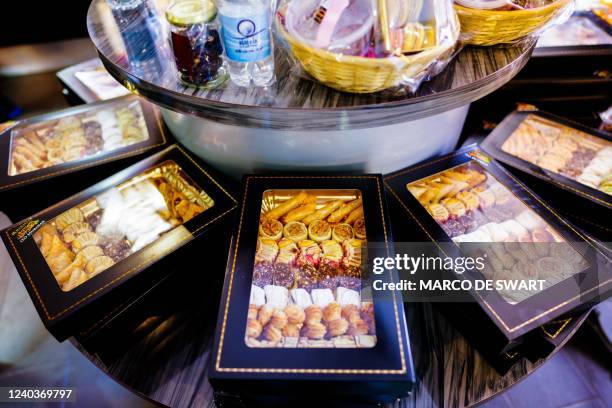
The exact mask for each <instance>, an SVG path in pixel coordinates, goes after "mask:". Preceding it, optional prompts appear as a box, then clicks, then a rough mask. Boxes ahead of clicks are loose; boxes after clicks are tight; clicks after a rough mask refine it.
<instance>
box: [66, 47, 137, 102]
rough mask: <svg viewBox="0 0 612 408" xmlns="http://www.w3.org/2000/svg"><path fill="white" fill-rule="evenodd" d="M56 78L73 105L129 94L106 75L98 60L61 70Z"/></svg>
mask: <svg viewBox="0 0 612 408" xmlns="http://www.w3.org/2000/svg"><path fill="white" fill-rule="evenodd" d="M56 75H57V78H58V79H59V80H60V82H61V83H62V85H63V86H64V95H65V96H66V98H67V99H68V102H69V103H74V104H75V105H77V104H81V103H91V102H96V101H105V100H108V99H113V98H118V97H120V96H125V95H128V94H129V93H130V91H129V90H128V88H126V87H124V86H123V85H122V84H121V83H120V82H119V81H117V80H116V79H115V78H113V77H112V76H111V74H109V73H108V71H107V70H106V68H104V65H102V61H100V59H99V58H92V59H90V60H87V61H83V62H80V63H78V64H75V65H71V66H69V67H67V68H64V69H62V70H61V71H59V72H58V73H57V74H56Z"/></svg>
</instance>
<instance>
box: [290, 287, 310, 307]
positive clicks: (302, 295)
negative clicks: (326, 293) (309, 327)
mask: <svg viewBox="0 0 612 408" xmlns="http://www.w3.org/2000/svg"><path fill="white" fill-rule="evenodd" d="M290 292H291V300H292V301H293V303H295V304H296V305H297V306H299V307H301V308H303V309H306V308H307V307H308V306H312V298H311V297H310V294H309V293H308V291H307V290H305V289H300V288H298V289H291V291H290Z"/></svg>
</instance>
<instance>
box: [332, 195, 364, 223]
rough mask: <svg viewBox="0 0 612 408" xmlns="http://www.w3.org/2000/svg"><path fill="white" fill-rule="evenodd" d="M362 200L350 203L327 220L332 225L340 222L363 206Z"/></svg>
mask: <svg viewBox="0 0 612 408" xmlns="http://www.w3.org/2000/svg"><path fill="white" fill-rule="evenodd" d="M361 203H362V200H361V198H358V199H356V200H353V201H351V202H349V203H346V204H344V205H343V206H342V207H340V208H339V209H337V210H336V211H334V212H333V213H332V214H331V215H330V216H329V218H328V219H327V220H328V221H329V222H331V223H336V222H340V221H341V220H342V219H343V218H344V217H346V216H347V215H349V214H350V213H351V211H353V210H355V209H357V207H359V206H361Z"/></svg>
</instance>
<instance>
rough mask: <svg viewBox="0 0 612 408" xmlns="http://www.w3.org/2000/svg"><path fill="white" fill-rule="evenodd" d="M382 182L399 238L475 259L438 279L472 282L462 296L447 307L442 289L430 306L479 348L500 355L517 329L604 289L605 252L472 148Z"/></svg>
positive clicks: (596, 297)
mask: <svg viewBox="0 0 612 408" xmlns="http://www.w3.org/2000/svg"><path fill="white" fill-rule="evenodd" d="M385 185H386V187H387V190H388V192H389V193H390V195H391V196H393V197H394V200H396V202H397V204H398V206H399V207H400V208H401V210H400V211H401V213H402V214H403V217H404V218H406V219H407V223H406V225H405V226H404V228H402V231H403V232H404V235H402V236H401V240H402V241H405V242H421V241H433V242H434V243H435V244H436V246H437V250H438V251H439V254H440V256H443V257H449V258H451V259H457V258H463V259H465V257H466V256H468V257H471V258H474V259H476V260H477V259H478V258H481V259H482V266H481V267H479V268H472V269H470V270H467V271H465V272H463V271H457V270H454V269H453V268H449V270H448V271H447V272H448V273H447V274H446V275H447V276H446V275H444V279H448V280H451V279H454V280H458V281H463V280H468V281H470V282H471V283H472V284H471V285H470V284H468V285H466V286H465V287H463V286H461V288H463V292H465V294H466V296H465V298H462V297H460V296H458V297H456V301H454V302H450V303H448V302H447V299H453V298H452V295H454V294H455V293H454V292H453V293H451V292H447V293H446V294H448V296H446V297H444V298H442V299H439V300H440V302H438V306H439V307H440V308H441V309H442V310H443V311H444V310H446V312H447V314H448V315H450V316H451V320H453V321H455V322H457V327H458V329H459V330H461V331H462V332H463V333H464V335H465V336H466V337H468V338H469V339H471V340H473V341H474V342H476V343H480V345H481V346H482V347H484V348H486V349H488V351H491V350H493V351H494V352H495V354H497V355H502V354H504V353H510V352H512V351H513V350H514V349H515V348H516V347H518V346H520V345H521V343H522V342H523V340H524V336H525V335H526V334H527V333H529V332H531V331H532V330H534V329H535V328H537V327H539V326H541V325H543V324H545V323H547V322H549V321H551V320H553V319H555V318H557V317H558V316H561V315H563V314H564V313H567V312H569V311H572V310H575V309H577V308H586V307H589V306H591V305H592V304H594V303H596V302H598V301H601V300H602V299H604V298H605V297H606V296H607V295H609V292H610V289H612V266H611V265H610V260H609V258H608V254H607V253H605V252H604V251H602V250H601V249H600V248H599V246H598V245H595V244H594V243H592V242H591V241H590V239H588V238H587V237H585V236H584V235H583V234H582V233H581V232H579V231H578V230H577V229H576V228H574V227H573V226H572V225H571V224H569V223H568V222H567V221H565V220H564V219H562V218H560V217H559V216H558V215H557V213H556V212H554V211H553V210H552V209H550V207H549V206H548V205H547V204H546V203H544V202H542V201H541V199H540V198H539V197H537V196H536V195H535V194H533V193H532V192H531V191H530V190H529V189H528V188H526V187H525V186H524V185H523V184H521V183H520V182H519V181H518V180H517V179H516V178H514V177H513V176H512V175H511V174H510V173H509V172H507V171H506V170H505V169H503V168H502V167H501V166H500V165H499V164H498V163H497V162H495V161H494V160H493V159H492V158H491V157H489V156H488V155H486V154H485V153H484V152H482V151H481V150H480V149H479V148H478V147H476V146H469V147H467V148H465V149H462V150H459V151H457V152H454V153H452V154H450V155H447V156H443V157H440V158H437V159H434V160H431V161H429V162H425V163H422V164H418V165H415V166H413V167H410V168H407V169H405V170H401V171H398V172H396V173H393V174H390V175H388V176H386V177H385ZM395 227H396V228H395V229H396V230H398V229H399V228H398V226H395ZM407 227H415V228H407ZM455 269H456V268H455ZM417 276H418V274H417ZM484 284H486V285H487V286H481V287H480V288H478V287H477V285H484ZM466 288H467V289H466ZM485 332H486V333H487V334H488V335H487V336H483V333H485ZM489 355H491V353H489Z"/></svg>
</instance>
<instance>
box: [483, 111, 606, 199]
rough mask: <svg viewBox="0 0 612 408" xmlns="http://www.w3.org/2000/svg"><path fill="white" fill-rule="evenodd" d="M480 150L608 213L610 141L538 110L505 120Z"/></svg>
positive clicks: (590, 130)
mask: <svg viewBox="0 0 612 408" xmlns="http://www.w3.org/2000/svg"><path fill="white" fill-rule="evenodd" d="M481 147H482V149H483V150H484V151H485V152H487V153H488V154H490V155H491V156H493V157H494V158H495V159H497V160H499V161H501V162H503V163H506V164H508V165H509V166H512V167H514V168H517V169H519V170H521V171H523V172H525V173H528V174H530V175H532V176H535V177H538V178H540V179H542V180H545V181H547V182H548V183H551V184H553V185H555V186H556V187H559V188H562V189H564V190H566V191H569V192H571V193H574V194H577V195H579V196H580V197H582V198H586V199H588V200H590V201H592V202H594V203H596V204H598V205H600V206H603V207H604V208H606V209H607V210H610V209H612V136H610V134H608V133H605V132H601V131H598V130H595V129H591V128H588V127H586V126H583V125H580V124H578V123H574V122H571V121H569V120H566V119H563V118H560V117H558V116H555V115H552V114H550V113H546V112H540V111H517V112H513V113H511V114H510V115H508V116H507V117H506V118H505V119H504V120H503V121H502V122H501V123H500V124H499V125H498V126H497V127H496V128H495V129H494V130H493V132H491V134H490V135H489V136H488V137H487V138H486V139H485V141H484V142H483V143H482V145H481Z"/></svg>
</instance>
